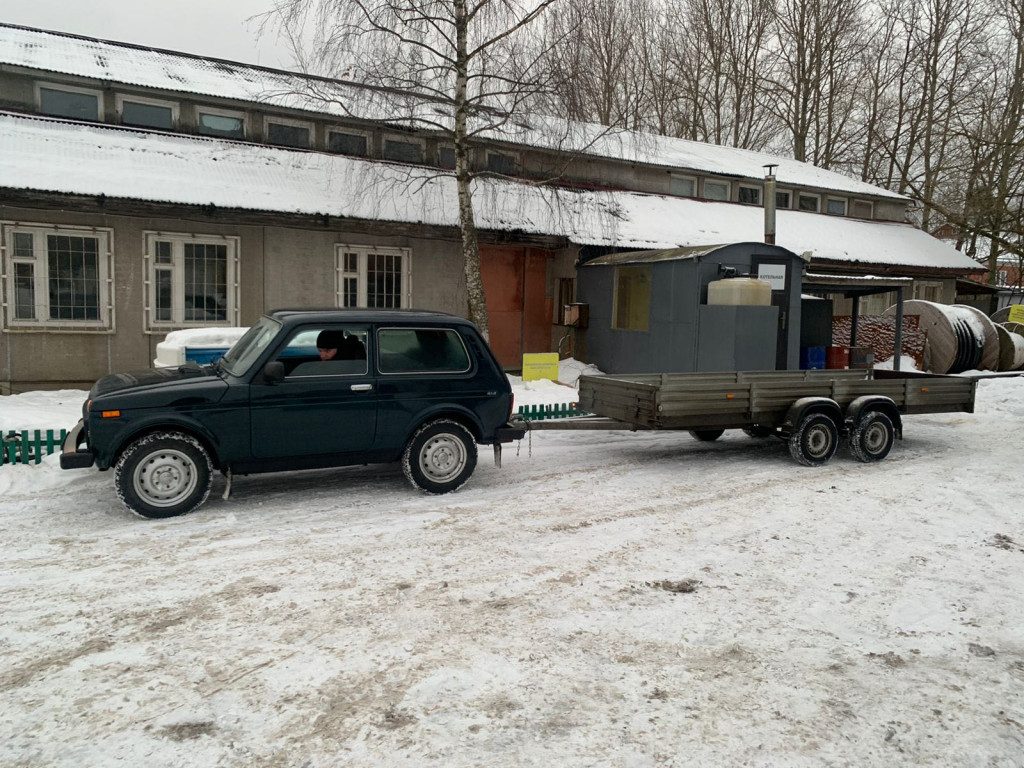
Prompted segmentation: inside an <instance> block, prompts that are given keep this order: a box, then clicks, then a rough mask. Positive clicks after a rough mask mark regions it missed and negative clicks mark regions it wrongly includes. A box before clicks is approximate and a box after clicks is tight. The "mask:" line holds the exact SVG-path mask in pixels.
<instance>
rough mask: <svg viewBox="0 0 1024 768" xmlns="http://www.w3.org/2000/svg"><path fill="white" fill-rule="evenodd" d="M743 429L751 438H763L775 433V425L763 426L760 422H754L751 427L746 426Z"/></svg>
mask: <svg viewBox="0 0 1024 768" xmlns="http://www.w3.org/2000/svg"><path fill="white" fill-rule="evenodd" d="M743 431H744V432H746V433H747V434H748V435H750V436H751V437H753V438H756V439H758V440H763V439H764V438H766V437H771V436H772V435H774V434H775V427H765V426H762V425H760V424H755V425H754V426H752V427H747V428H746V429H744V430H743Z"/></svg>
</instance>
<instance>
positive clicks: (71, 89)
mask: <svg viewBox="0 0 1024 768" xmlns="http://www.w3.org/2000/svg"><path fill="white" fill-rule="evenodd" d="M44 88H45V89H46V90H48V91H67V92H68V93H84V94H88V95H89V96H95V97H96V112H97V117H96V119H97V120H99V121H102V120H103V118H104V114H105V113H104V110H103V91H100V90H97V89H96V88H83V87H82V86H79V85H64V83H50V82H47V81H45V80H37V81H36V82H35V97H36V111H37V112H39V114H48V113H45V112H43V94H42V93H40V89H44ZM48 116H49V117H57V118H59V119H61V120H72V119H74V118H70V117H62V116H60V115H48Z"/></svg>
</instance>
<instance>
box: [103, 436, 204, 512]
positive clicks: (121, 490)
mask: <svg viewBox="0 0 1024 768" xmlns="http://www.w3.org/2000/svg"><path fill="white" fill-rule="evenodd" d="M212 484H213V464H212V462H211V461H210V456H209V454H207V452H206V449H205V448H203V446H202V445H201V444H200V443H199V441H198V440H196V439H195V438H194V437H191V436H190V435H186V434H183V433H181V432H154V433H153V434H150V435H146V436H144V437H140V438H139V439H138V440H136V441H135V442H133V443H131V444H130V445H129V446H128V447H127V448H125V450H124V452H123V453H122V454H121V457H120V458H119V459H118V460H117V465H116V466H115V467H114V487H115V488H116V489H117V496H118V498H120V499H121V501H122V502H124V505H125V506H126V507H128V509H130V510H131V511H132V512H134V513H135V514H137V515H139V516H140V517H145V518H150V519H161V518H165V517H176V516H178V515H184V514H185V513H186V512H191V511H192V510H193V509H195V508H196V507H198V506H199V505H200V504H202V503H203V502H204V501H206V497H207V496H209V495H210V487H211V486H212Z"/></svg>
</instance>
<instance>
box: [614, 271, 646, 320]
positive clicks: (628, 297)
mask: <svg viewBox="0 0 1024 768" xmlns="http://www.w3.org/2000/svg"><path fill="white" fill-rule="evenodd" d="M612 301H613V307H612V328H617V329H618V330H620V331H646V330H648V329H649V327H650V315H651V268H650V267H649V266H638V267H616V268H615V296H614V298H613V300H612Z"/></svg>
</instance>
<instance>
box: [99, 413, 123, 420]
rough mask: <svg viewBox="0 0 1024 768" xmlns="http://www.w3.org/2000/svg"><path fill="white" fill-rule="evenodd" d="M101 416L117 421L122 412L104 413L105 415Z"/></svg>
mask: <svg viewBox="0 0 1024 768" xmlns="http://www.w3.org/2000/svg"><path fill="white" fill-rule="evenodd" d="M101 415H102V416H103V418H104V419H116V418H117V417H118V416H120V415H121V412H120V411H103V413H102V414H101Z"/></svg>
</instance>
